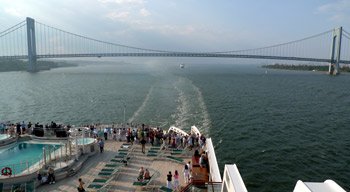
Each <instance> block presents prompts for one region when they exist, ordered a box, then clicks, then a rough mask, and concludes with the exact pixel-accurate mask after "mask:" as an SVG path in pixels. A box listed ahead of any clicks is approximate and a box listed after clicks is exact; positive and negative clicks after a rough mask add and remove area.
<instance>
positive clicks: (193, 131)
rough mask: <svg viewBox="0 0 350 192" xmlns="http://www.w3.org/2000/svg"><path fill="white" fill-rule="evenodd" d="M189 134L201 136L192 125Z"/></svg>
mask: <svg viewBox="0 0 350 192" xmlns="http://www.w3.org/2000/svg"><path fill="white" fill-rule="evenodd" d="M191 134H195V135H197V134H198V135H199V136H201V135H202V134H201V132H200V131H199V130H198V128H197V127H196V126H194V125H193V126H192V127H191Z"/></svg>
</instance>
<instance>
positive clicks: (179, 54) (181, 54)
mask: <svg viewBox="0 0 350 192" xmlns="http://www.w3.org/2000/svg"><path fill="white" fill-rule="evenodd" d="M73 57H212V58H242V59H271V60H290V61H309V62H323V63H330V62H331V60H330V59H320V58H308V57H286V56H267V55H244V54H230V53H198V52H155V53H137V52H131V53H78V54H45V55H37V56H36V58H37V59H41V58H73ZM1 59H28V56H27V55H16V56H0V60H1ZM340 63H343V64H350V61H348V60H340Z"/></svg>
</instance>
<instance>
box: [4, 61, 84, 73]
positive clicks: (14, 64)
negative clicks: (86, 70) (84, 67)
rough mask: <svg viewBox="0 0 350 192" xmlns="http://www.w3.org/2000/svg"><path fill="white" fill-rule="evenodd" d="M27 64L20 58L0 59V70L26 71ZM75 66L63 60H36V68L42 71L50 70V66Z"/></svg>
mask: <svg viewBox="0 0 350 192" xmlns="http://www.w3.org/2000/svg"><path fill="white" fill-rule="evenodd" d="M27 66H28V61H27V60H20V59H2V60H0V72H6V71H26V70H27ZM74 66H77V65H75V64H72V63H67V62H63V61H59V62H56V61H46V60H39V61H37V70H38V71H43V70H50V69H52V68H58V67H74Z"/></svg>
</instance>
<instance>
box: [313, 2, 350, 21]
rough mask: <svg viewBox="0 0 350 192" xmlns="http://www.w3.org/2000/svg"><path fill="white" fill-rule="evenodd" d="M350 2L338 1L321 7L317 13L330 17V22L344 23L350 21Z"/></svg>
mask: <svg viewBox="0 0 350 192" xmlns="http://www.w3.org/2000/svg"><path fill="white" fill-rule="evenodd" d="M349 10H350V0H338V1H334V2H332V3H327V4H323V5H321V6H319V7H318V8H317V11H316V13H318V14H324V15H328V16H329V20H330V21H334V22H344V21H346V20H349V19H350V12H349Z"/></svg>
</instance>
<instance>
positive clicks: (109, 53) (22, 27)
mask: <svg viewBox="0 0 350 192" xmlns="http://www.w3.org/2000/svg"><path fill="white" fill-rule="evenodd" d="M28 19H30V18H27V22H28ZM30 21H32V22H33V23H34V20H33V19H30ZM27 25H28V23H26V21H22V22H20V23H18V24H16V25H14V26H12V27H10V28H8V29H6V30H4V31H2V32H0V59H1V58H16V59H26V58H28V54H29V53H28V46H29V47H30V49H29V52H30V53H31V55H32V56H33V55H34V56H35V59H36V58H38V59H40V58H63V57H105V56H106V57H117V56H132V57H134V56H137V57H139V56H143V57H144V56H156V57H158V56H159V57H223V58H245V59H247V58H249V59H265V60H271V61H272V60H273V61H274V62H298V63H300V62H308V63H310V62H311V63H312V62H325V63H329V62H332V61H333V59H330V53H331V51H332V49H334V46H333V39H334V37H335V36H334V34H335V32H336V30H328V31H325V32H322V33H319V34H316V35H312V36H308V37H306V38H302V39H298V40H295V41H289V42H286V43H280V44H275V45H271V46H265V47H259V48H253V49H243V50H229V51H216V52H187V51H169V50H167V51H166V50H158V49H149V48H140V47H134V46H127V45H123V44H118V43H112V42H108V41H102V40H98V39H95V38H91V37H87V36H84V35H79V34H75V33H71V32H68V31H65V30H61V29H58V28H55V27H52V26H49V25H46V24H43V23H40V22H37V21H35V23H34V24H30V25H29V26H30V27H29V28H28V26H27ZM34 25H35V27H34ZM339 29H341V28H339ZM29 31H31V32H34V31H35V33H34V34H35V35H34V36H33V35H31V36H30V40H28V36H29V35H28V34H29V33H31V32H29ZM339 31H341V30H337V32H339ZM27 33H28V34H27ZM340 34H342V36H341V37H343V38H342V42H341V43H339V45H340V44H341V46H339V47H341V58H340V63H349V64H350V34H349V32H347V31H345V30H343V33H340ZM339 36H340V35H339ZM336 37H338V36H336ZM338 39H339V38H338ZM32 41H35V42H34V44H33V42H32ZM33 46H35V53H32V51H31V49H33ZM33 50H34V49H33ZM332 58H333V57H332Z"/></svg>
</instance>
